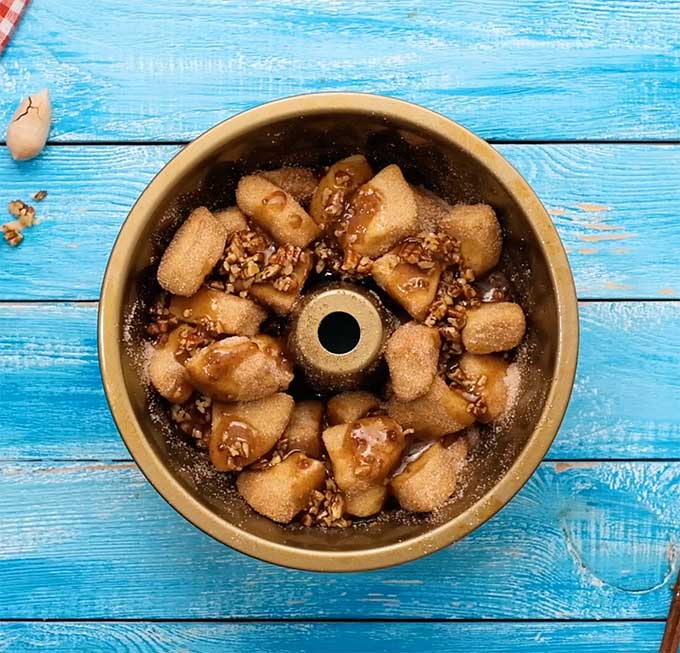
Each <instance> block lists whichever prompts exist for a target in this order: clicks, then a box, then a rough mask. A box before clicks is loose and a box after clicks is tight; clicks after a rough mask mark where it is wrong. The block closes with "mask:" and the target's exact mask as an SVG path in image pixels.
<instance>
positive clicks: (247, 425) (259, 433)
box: [208, 392, 295, 472]
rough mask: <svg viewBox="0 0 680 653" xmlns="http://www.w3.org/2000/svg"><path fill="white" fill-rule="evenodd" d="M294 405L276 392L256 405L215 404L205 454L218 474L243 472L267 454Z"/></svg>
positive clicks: (255, 403)
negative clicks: (241, 470) (208, 456)
mask: <svg viewBox="0 0 680 653" xmlns="http://www.w3.org/2000/svg"><path fill="white" fill-rule="evenodd" d="M294 406H295V402H294V401H293V398H292V397H291V396H290V395H287V394H284V393H283V392H278V393H276V394H273V395H271V396H269V397H265V398H264V399H258V400H256V401H237V402H232V403H220V402H215V404H214V405H213V411H212V427H211V431H210V443H209V447H208V451H209V453H210V460H211V461H212V463H213V465H215V468H216V469H218V470H219V471H221V472H229V471H234V470H240V469H243V467H245V466H246V465H250V464H251V463H254V462H255V461H256V460H257V459H258V458H260V457H262V456H264V455H265V454H266V453H268V452H269V451H270V450H271V449H272V448H273V447H274V445H275V444H276V443H277V442H278V440H279V438H280V437H281V435H282V434H283V432H284V430H285V428H286V426H287V425H288V422H289V421H290V418H291V414H292V412H293V407H294Z"/></svg>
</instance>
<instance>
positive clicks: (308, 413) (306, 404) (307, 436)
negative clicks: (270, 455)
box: [283, 399, 324, 458]
mask: <svg viewBox="0 0 680 653" xmlns="http://www.w3.org/2000/svg"><path fill="white" fill-rule="evenodd" d="M323 412H324V406H323V403H322V402H320V401H316V400H313V399H310V400H307V401H299V402H298V403H297V404H295V408H294V409H293V413H292V415H291V417H290V422H289V423H288V426H287V427H286V431H285V433H284V434H283V439H284V440H285V441H286V442H287V446H286V449H287V450H288V451H295V450H299V451H302V452H303V453H305V454H307V455H308V456H311V457H312V458H319V457H321V452H322V449H323V447H322V443H321V429H322V426H323Z"/></svg>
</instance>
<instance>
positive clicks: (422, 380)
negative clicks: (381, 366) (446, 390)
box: [385, 322, 440, 401]
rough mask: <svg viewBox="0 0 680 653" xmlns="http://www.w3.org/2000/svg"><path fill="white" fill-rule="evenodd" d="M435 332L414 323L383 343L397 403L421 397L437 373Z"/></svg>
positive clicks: (438, 341)
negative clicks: (385, 344) (385, 343)
mask: <svg viewBox="0 0 680 653" xmlns="http://www.w3.org/2000/svg"><path fill="white" fill-rule="evenodd" d="M439 345H440V339H439V332H438V331H437V330H436V329H432V328H430V327H426V326H424V325H422V324H418V323H417V322H408V323H407V324H403V325H402V326H400V327H399V328H398V329H397V330H396V331H395V332H394V333H393V334H392V336H391V337H390V339H389V340H388V341H387V348H386V350H385V360H386V361H387V366H388V368H389V371H390V379H391V381H392V389H393V390H394V394H395V396H396V397H397V399H399V400H400V401H411V400H413V399H417V398H418V397H421V396H422V395H424V394H425V393H426V392H427V391H428V390H429V389H430V386H431V385H432V382H433V381H434V377H435V376H436V374H437V363H438V362H439Z"/></svg>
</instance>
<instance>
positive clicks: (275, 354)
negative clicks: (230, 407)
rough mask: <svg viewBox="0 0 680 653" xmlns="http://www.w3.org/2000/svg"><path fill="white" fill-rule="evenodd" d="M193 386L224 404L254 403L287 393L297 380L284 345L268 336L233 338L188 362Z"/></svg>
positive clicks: (206, 349) (205, 349) (196, 355)
mask: <svg viewBox="0 0 680 653" xmlns="http://www.w3.org/2000/svg"><path fill="white" fill-rule="evenodd" d="M186 369H187V371H188V372H189V379H190V380H191V383H192V384H193V385H194V386H195V387H196V388H198V389H199V390H200V391H201V392H203V393H205V394H207V395H208V396H210V397H213V398H214V399H218V400H220V401H251V400H254V399H261V398H263V397H267V396H268V395H271V394H274V393H275V392H278V391H280V390H285V389H286V388H287V387H288V385H289V384H290V382H291V381H292V380H293V371H292V366H291V364H290V363H289V362H288V361H287V359H286V358H285V356H284V354H283V350H282V348H281V347H280V346H278V345H276V344H273V343H271V342H270V341H269V340H268V339H265V336H255V337H254V338H246V337H244V336H232V337H230V338H225V339H224V340H218V341H217V342H214V343H213V344H211V345H208V346H207V347H204V348H203V349H200V350H199V351H197V352H196V353H195V354H194V355H193V356H192V357H191V358H190V359H189V360H188V361H187V362H186Z"/></svg>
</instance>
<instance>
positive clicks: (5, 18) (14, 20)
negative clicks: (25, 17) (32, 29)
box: [0, 0, 29, 54]
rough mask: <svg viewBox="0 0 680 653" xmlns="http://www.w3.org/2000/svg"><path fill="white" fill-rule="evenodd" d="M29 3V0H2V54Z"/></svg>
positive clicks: (0, 18)
mask: <svg viewBox="0 0 680 653" xmlns="http://www.w3.org/2000/svg"><path fill="white" fill-rule="evenodd" d="M28 3H29V0H0V54H1V53H2V51H3V50H4V49H5V46H6V45H7V44H8V43H9V38H10V36H12V32H13V31H14V28H15V27H16V26H17V24H18V23H19V20H20V18H21V14H22V13H23V11H24V9H26V6H27V5H28Z"/></svg>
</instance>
